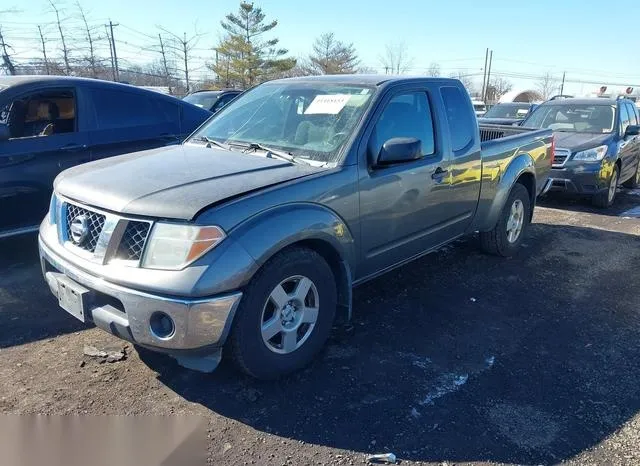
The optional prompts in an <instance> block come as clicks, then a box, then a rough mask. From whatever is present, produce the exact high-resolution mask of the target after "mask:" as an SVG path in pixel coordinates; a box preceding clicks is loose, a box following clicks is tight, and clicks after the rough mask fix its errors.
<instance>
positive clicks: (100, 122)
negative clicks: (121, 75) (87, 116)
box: [91, 88, 179, 129]
mask: <svg viewBox="0 0 640 466" xmlns="http://www.w3.org/2000/svg"><path fill="white" fill-rule="evenodd" d="M91 96H92V99H93V106H94V110H95V113H96V119H97V127H98V129H114V128H125V127H135V126H149V125H155V124H159V123H164V122H170V121H172V122H176V121H177V120H178V119H179V108H178V105H176V104H173V103H170V102H166V101H165V100H164V99H154V98H151V97H150V96H147V95H145V94H142V93H135V92H126V91H119V90H112V89H100V88H93V89H91Z"/></svg>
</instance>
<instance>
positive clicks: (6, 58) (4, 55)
mask: <svg viewBox="0 0 640 466" xmlns="http://www.w3.org/2000/svg"><path fill="white" fill-rule="evenodd" d="M0 47H2V61H3V62H4V66H6V67H7V70H9V74H10V75H15V74H16V67H15V66H13V63H11V58H10V57H9V52H8V51H7V44H6V43H5V41H4V37H3V36H2V31H1V30H0Z"/></svg>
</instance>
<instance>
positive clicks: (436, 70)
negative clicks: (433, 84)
mask: <svg viewBox="0 0 640 466" xmlns="http://www.w3.org/2000/svg"><path fill="white" fill-rule="evenodd" d="M427 74H428V75H429V76H431V77H434V78H437V77H438V76H440V75H441V74H442V69H441V68H440V64H439V63H436V62H434V61H432V62H431V64H430V65H429V69H428V70H427Z"/></svg>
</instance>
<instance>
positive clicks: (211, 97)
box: [182, 92, 220, 110]
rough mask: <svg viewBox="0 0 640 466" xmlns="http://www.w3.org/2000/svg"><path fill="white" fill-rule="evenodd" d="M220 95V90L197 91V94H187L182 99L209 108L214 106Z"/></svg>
mask: <svg viewBox="0 0 640 466" xmlns="http://www.w3.org/2000/svg"><path fill="white" fill-rule="evenodd" d="M219 95H220V93H219V92H197V93H195V94H190V95H188V96H186V97H185V98H184V99H182V100H184V101H185V102H189V103H190V104H193V105H197V106H198V107H201V108H205V109H207V110H209V109H210V108H211V107H213V104H215V103H216V100H218V96H219Z"/></svg>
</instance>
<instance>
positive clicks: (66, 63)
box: [49, 0, 71, 75]
mask: <svg viewBox="0 0 640 466" xmlns="http://www.w3.org/2000/svg"><path fill="white" fill-rule="evenodd" d="M49 5H51V9H52V10H53V11H54V13H55V14H56V24H57V26H58V31H60V40H61V42H62V59H63V60H64V67H65V72H66V74H67V75H69V74H71V66H70V65H69V50H68V49H67V43H66V42H65V38H64V33H63V32H62V21H61V20H60V10H59V9H58V7H56V5H55V4H54V3H53V0H49Z"/></svg>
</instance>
